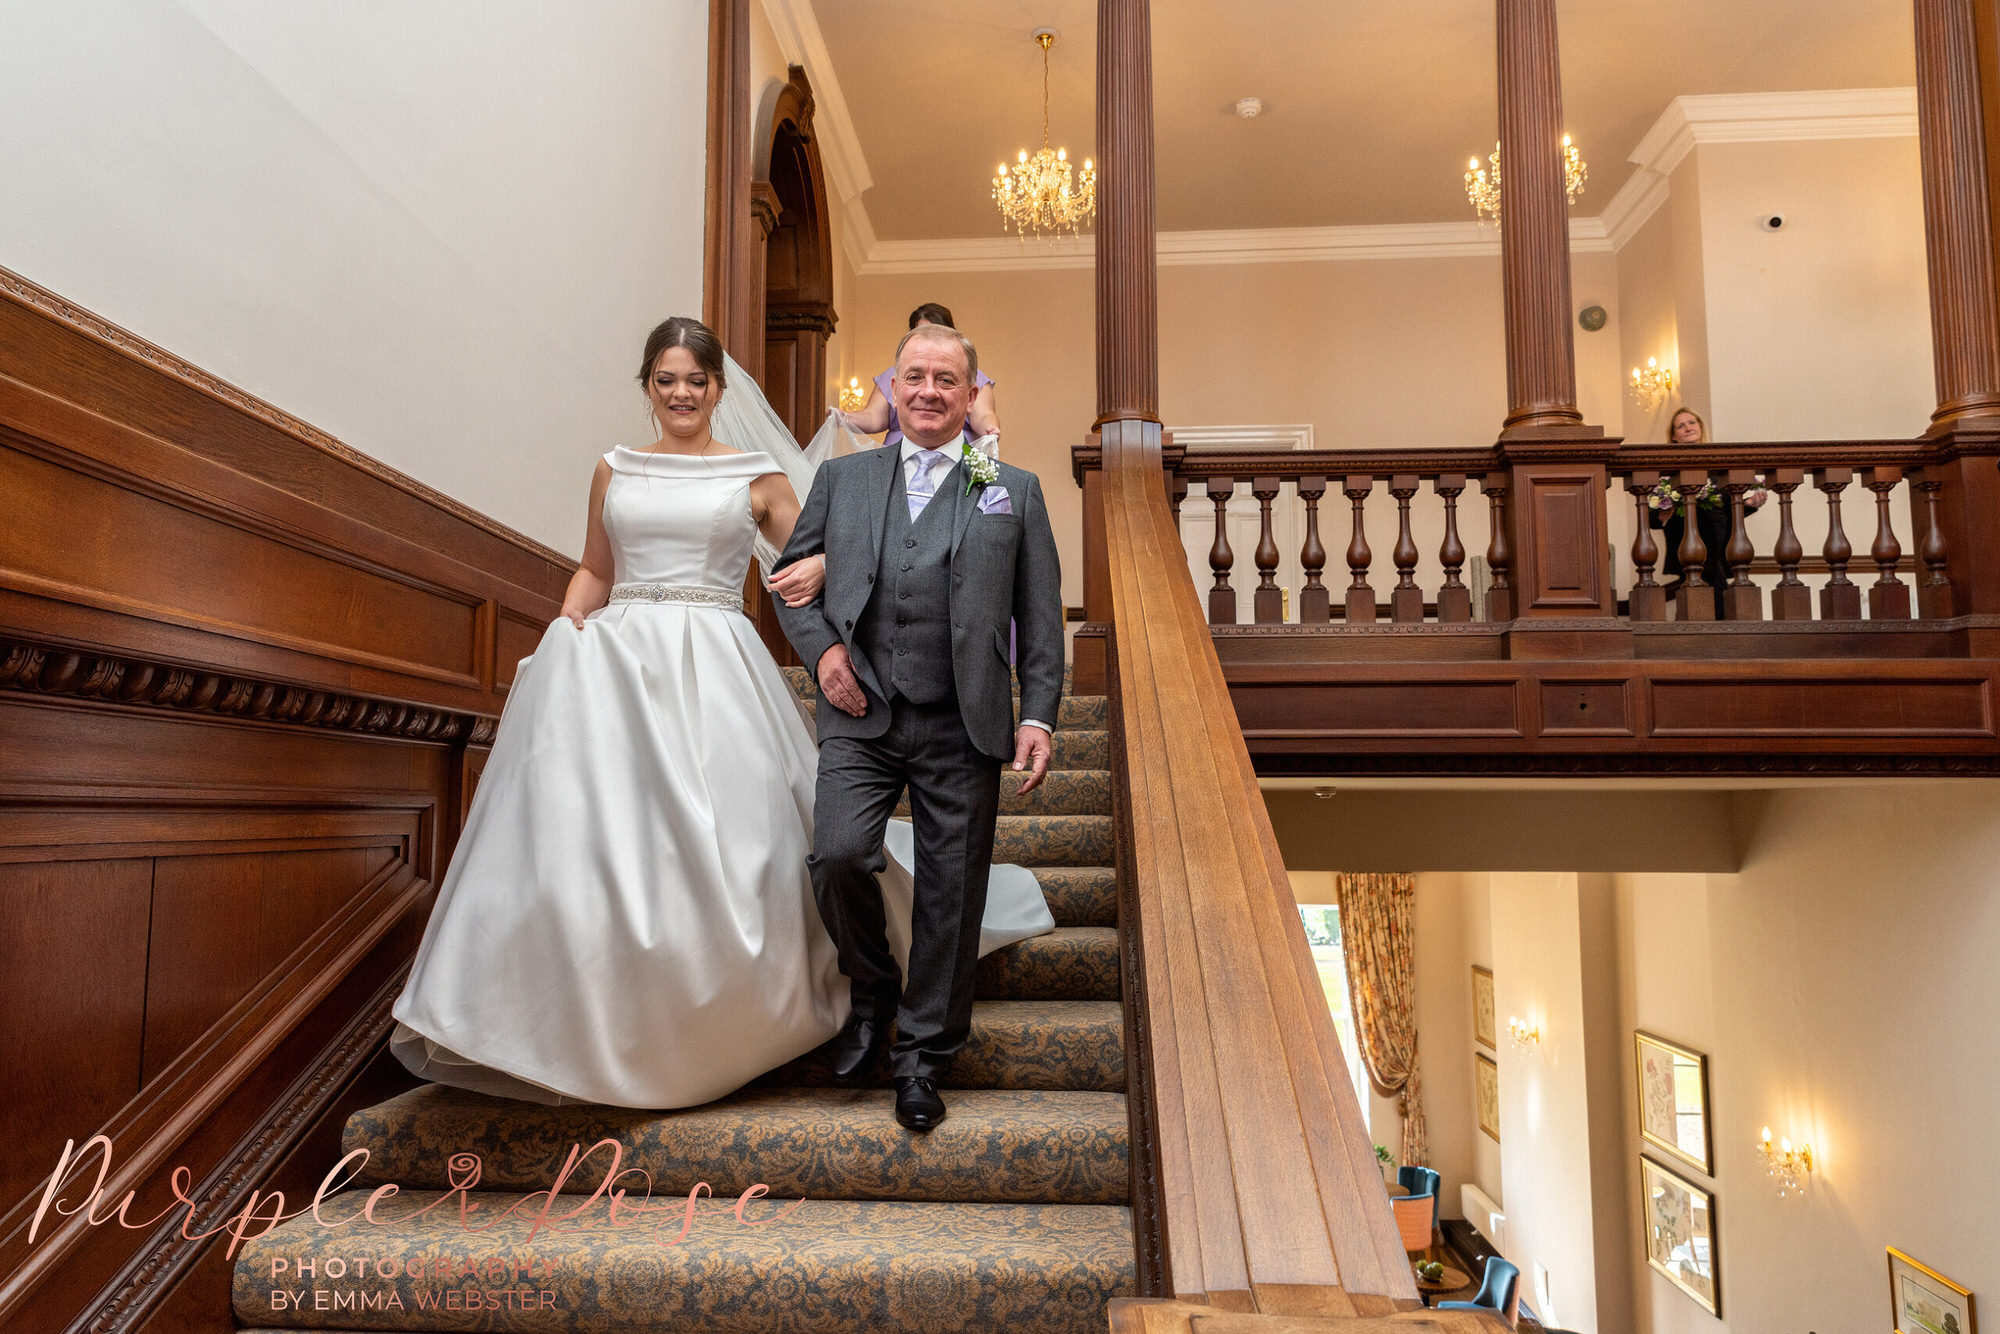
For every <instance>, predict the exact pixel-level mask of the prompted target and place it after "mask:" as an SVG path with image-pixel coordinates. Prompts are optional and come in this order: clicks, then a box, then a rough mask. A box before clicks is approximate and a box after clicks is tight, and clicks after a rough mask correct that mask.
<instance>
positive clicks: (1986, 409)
mask: <svg viewBox="0 0 2000 1334" xmlns="http://www.w3.org/2000/svg"><path fill="white" fill-rule="evenodd" d="M1978 7H1979V6H1977V5H1975V3H1974V0H1916V16H1917V124H1918V136H1919V144H1920V146H1921V149H1922V161H1923V177H1924V239H1925V242H1926V246H1927V249H1928V252H1929V257H1930V280H1931V344H1932V351H1933V355H1934V359H1935V361H1936V366H1937V393H1938V407H1937V411H1936V412H1934V413H1932V414H1931V433H1932V434H1934V435H1935V434H1939V433H1942V432H1944V431H1949V430H1952V429H1954V428H1956V427H1958V426H1959V425H1961V424H1964V423H1967V422H1969V421H1972V420H1974V419H1980V418H1984V419H1987V420H1985V421H1984V423H1983V424H1984V425H1985V426H1986V427H1987V428H1988V429H1992V428H1993V427H1994V426H1996V425H2000V421H1996V420H1994V419H1996V418H2000V315H1996V304H1995V300H1994V263H1995V260H1994V253H1993V242H1994V236H1993V223H1992V218H1991V215H1990V213H1989V207H1990V201H1989V199H1988V188H1987V186H1988V181H1987V161H1986V152H1987V146H1986V131H1985V126H1984V125H1983V123H1982V117H1983V112H1982V108H1981V104H1980V69H1979V51H1978V43H1977V42H1976V40H1975V31H1974V24H1973V10H1974V9H1975V8H1978Z"/></svg>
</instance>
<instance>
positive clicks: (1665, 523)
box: [1653, 408, 1764, 621]
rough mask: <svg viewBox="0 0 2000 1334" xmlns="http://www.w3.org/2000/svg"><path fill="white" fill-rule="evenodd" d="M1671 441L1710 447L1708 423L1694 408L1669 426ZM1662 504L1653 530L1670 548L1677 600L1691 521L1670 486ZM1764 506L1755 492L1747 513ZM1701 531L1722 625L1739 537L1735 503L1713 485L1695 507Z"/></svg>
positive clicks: (1668, 564)
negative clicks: (1732, 511)
mask: <svg viewBox="0 0 2000 1334" xmlns="http://www.w3.org/2000/svg"><path fill="white" fill-rule="evenodd" d="M1667 439H1668V441H1669V442H1670V443H1672V444H1676V445H1705V444H1707V443H1708V442H1709V441H1708V423H1707V422H1705V421H1703V420H1702V419H1701V414H1700V413H1698V412H1696V411H1695V410H1694V409H1693V408H1681V409H1679V410H1678V411H1676V412H1675V413H1674V415H1673V419H1672V420H1671V421H1670V422H1669V423H1668V424H1667ZM1660 485H1661V487H1662V488H1663V489H1662V492H1661V493H1660V496H1661V499H1662V500H1663V501H1665V504H1664V507H1661V506H1659V505H1656V506H1655V508H1654V510H1653V526H1654V527H1656V528H1659V529H1660V530H1661V532H1660V541H1661V543H1662V545H1664V546H1665V547H1666V553H1665V555H1666V559H1665V561H1664V563H1663V564H1662V566H1661V569H1662V570H1663V572H1664V573H1665V574H1666V576H1667V596H1668V597H1670V598H1671V597H1673V596H1674V595H1675V594H1676V593H1677V592H1678V591H1679V589H1680V585H1681V583H1682V581H1683V580H1684V579H1685V578H1686V574H1685V572H1684V571H1683V569H1682V566H1681V542H1682V541H1683V540H1685V538H1686V536H1687V521H1686V519H1685V518H1684V517H1683V514H1684V510H1683V508H1682V506H1681V504H1680V502H1679V499H1678V497H1679V493H1678V492H1677V491H1676V492H1673V493H1672V495H1671V496H1668V495H1667V494H1666V493H1667V491H1668V490H1670V489H1671V488H1668V485H1667V483H1665V482H1662V483H1661V484H1660ZM1763 503H1764V496H1763V493H1762V492H1761V491H1756V492H1751V493H1750V494H1749V495H1747V496H1745V497H1744V501H1743V513H1744V516H1745V517H1746V518H1747V517H1748V516H1749V515H1751V514H1754V513H1755V512H1756V511H1757V507H1758V506H1760V505H1762V504H1763ZM1694 513H1695V531H1696V532H1697V533H1699V534H1700V535H1701V544H1702V547H1703V551H1702V560H1701V577H1702V582H1704V583H1706V584H1707V585H1708V586H1709V587H1710V588H1711V589H1713V590H1715V591H1714V594H1713V596H1714V598H1715V619H1716V620H1718V621H1719V620H1721V619H1722V590H1723V588H1724V587H1725V586H1726V585H1727V584H1728V583H1729V579H1730V573H1729V557H1728V555H1727V552H1728V549H1729V535H1730V533H1731V532H1732V531H1733V528H1732V525H1731V524H1730V522H1729V498H1728V497H1727V496H1725V495H1724V494H1723V493H1722V492H1721V491H1720V490H1718V489H1716V488H1715V487H1714V486H1713V484H1711V485H1708V486H1704V487H1703V488H1702V490H1701V496H1700V498H1699V499H1698V500H1697V501H1696V502H1695V507H1694Z"/></svg>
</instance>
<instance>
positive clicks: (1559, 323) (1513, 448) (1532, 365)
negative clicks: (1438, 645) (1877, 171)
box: [1495, 0, 1618, 647]
mask: <svg viewBox="0 0 2000 1334" xmlns="http://www.w3.org/2000/svg"><path fill="white" fill-rule="evenodd" d="M1495 28H1496V33H1497V36H1498V48H1499V63H1500V169H1501V175H1502V179H1503V181H1504V184H1503V186H1502V188H1501V198H1500V276H1501V284H1502V288H1503V291H1504V294H1505V301H1506V337H1507V416H1506V419H1505V421H1504V422H1503V424H1502V427H1501V431H1500V446H1501V451H1502V456H1503V457H1504V458H1505V459H1506V461H1507V464H1508V471H1509V473H1510V474H1511V476H1510V489H1511V491H1512V493H1513V494H1512V496H1511V499H1510V503H1509V506H1508V521H1509V526H1510V528H1511V530H1512V537H1513V546H1514V570H1515V580H1514V615H1515V616H1516V617H1521V618H1535V617H1545V618H1546V617H1578V616H1582V617H1602V618H1611V617H1615V616H1616V615H1617V605H1618V603H1617V594H1616V592H1615V591H1614V590H1613V589H1612V587H1611V580H1610V572H1609V568H1608V562H1607V558H1606V554H1605V535H1606V533H1607V531H1608V529H1609V514H1608V512H1607V500H1606V495H1605V479H1604V462H1605V458H1606V451H1607V450H1608V448H1609V447H1610V446H1612V445H1615V444H1616V443H1617V441H1616V440H1615V439H1606V438H1605V436H1604V432H1603V430H1602V429H1601V428H1599V427H1595V426H1588V425H1585V423H1584V420H1583V414H1582V413H1581V412H1579V411H1578V410H1577V406H1576V347H1575V342H1574V339H1573V337H1572V335H1571V330H1570V295H1569V201H1568V199H1567V197H1566V196H1565V194H1564V190H1563V163H1562V133H1563V129H1562V121H1563V117H1562V70H1561V66H1560V62H1559V61H1558V59H1557V50H1556V12H1555V0H1497V3H1496V7H1495ZM1517 647H1518V646H1517Z"/></svg>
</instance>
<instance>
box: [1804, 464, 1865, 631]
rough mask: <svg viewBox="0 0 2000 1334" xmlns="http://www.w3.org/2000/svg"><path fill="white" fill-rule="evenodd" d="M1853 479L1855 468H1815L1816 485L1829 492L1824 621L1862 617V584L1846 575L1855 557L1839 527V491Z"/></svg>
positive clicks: (1821, 605)
mask: <svg viewBox="0 0 2000 1334" xmlns="http://www.w3.org/2000/svg"><path fill="white" fill-rule="evenodd" d="M1853 480H1854V469H1852V468H1814V469H1813V485H1814V486H1816V487H1818V488H1819V489H1820V490H1821V491H1822V492H1823V493H1825V495H1826V546H1825V547H1824V548H1823V549H1822V551H1823V554H1824V555H1825V556H1826V564H1827V569H1828V570H1830V571H1831V572H1832V573H1831V574H1830V575H1829V576H1828V577H1827V581H1826V586H1825V587H1824V588H1822V589H1820V590H1819V615H1820V619H1821V620H1824V621H1858V620H1860V619H1861V586H1860V585H1859V584H1856V583H1854V582H1853V581H1852V580H1850V579H1849V578H1848V577H1847V562H1848V561H1849V560H1850V559H1852V558H1853V556H1854V548H1853V546H1852V545H1850V544H1849V543H1848V540H1847V533H1846V531H1845V530H1844V529H1843V528H1842V527H1841V526H1840V493H1841V492H1842V491H1845V490H1846V489H1847V486H1848V483H1850V482H1852V481H1853Z"/></svg>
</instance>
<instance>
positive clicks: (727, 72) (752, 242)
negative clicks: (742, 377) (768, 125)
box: [701, 0, 764, 367]
mask: <svg viewBox="0 0 2000 1334" xmlns="http://www.w3.org/2000/svg"><path fill="white" fill-rule="evenodd" d="M750 131H751V126H750V0H711V3H710V4H709V7H708V208H707V226H706V235H705V237H704V242H703V246H702V282H701V317H702V320H703V322H704V323H706V324H707V325H708V327H709V328H711V329H713V330H715V332H716V334H717V336H718V337H720V338H721V339H722V345H723V346H724V347H725V348H727V349H728V350H729V355H731V356H732V357H735V358H736V360H737V361H739V362H741V363H742V364H743V365H744V366H746V367H747V366H757V365H761V364H763V360H764V330H763V327H762V321H761V320H760V319H759V316H758V305H759V301H760V299H761V297H762V295H763V293H762V289H761V285H760V284H759V283H758V282H757V281H756V269H755V263H756V259H755V251H756V248H757V246H758V244H759V242H760V240H761V238H760V237H758V236H757V235H756V233H755V230H754V229H755V226H756V223H755V220H754V218H753V216H752V214H751V211H750Z"/></svg>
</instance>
